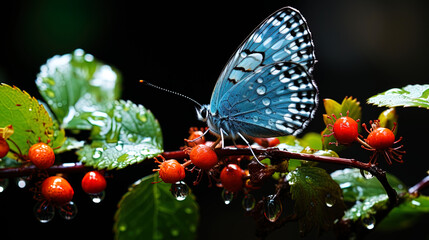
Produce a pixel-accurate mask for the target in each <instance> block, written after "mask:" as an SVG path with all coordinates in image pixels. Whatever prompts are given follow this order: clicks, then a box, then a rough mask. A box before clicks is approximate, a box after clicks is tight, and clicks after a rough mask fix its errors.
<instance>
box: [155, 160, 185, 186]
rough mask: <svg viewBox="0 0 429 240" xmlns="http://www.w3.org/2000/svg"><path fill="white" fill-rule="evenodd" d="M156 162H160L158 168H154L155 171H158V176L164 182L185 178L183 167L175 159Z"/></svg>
mask: <svg viewBox="0 0 429 240" xmlns="http://www.w3.org/2000/svg"><path fill="white" fill-rule="evenodd" d="M158 163H160V165H159V169H156V170H155V171H158V172H159V177H160V178H161V179H162V181H164V182H165V183H175V182H178V181H180V180H183V179H184V178H185V167H184V166H182V164H180V163H179V162H178V161H177V160H176V159H170V160H166V161H163V162H158Z"/></svg>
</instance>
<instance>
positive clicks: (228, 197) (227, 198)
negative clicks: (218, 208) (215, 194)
mask: <svg viewBox="0 0 429 240" xmlns="http://www.w3.org/2000/svg"><path fill="white" fill-rule="evenodd" d="M222 199H223V202H224V203H225V204H226V205H228V204H230V203H231V202H232V199H234V193H233V192H230V191H228V190H226V189H223V191H222Z"/></svg>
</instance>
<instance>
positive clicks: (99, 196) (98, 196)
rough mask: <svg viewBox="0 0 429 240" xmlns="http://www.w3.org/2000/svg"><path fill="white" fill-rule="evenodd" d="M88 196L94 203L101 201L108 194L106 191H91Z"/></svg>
mask: <svg viewBox="0 0 429 240" xmlns="http://www.w3.org/2000/svg"><path fill="white" fill-rule="evenodd" d="M88 196H89V198H90V199H91V200H92V202H93V203H100V202H101V201H103V200H104V197H105V196H106V192H105V191H102V192H99V193H89V194H88Z"/></svg>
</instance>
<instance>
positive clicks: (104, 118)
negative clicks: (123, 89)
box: [78, 100, 163, 169]
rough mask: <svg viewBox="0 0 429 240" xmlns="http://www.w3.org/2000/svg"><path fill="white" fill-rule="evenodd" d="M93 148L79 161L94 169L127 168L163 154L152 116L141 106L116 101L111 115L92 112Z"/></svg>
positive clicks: (86, 147) (86, 150) (85, 150)
mask: <svg viewBox="0 0 429 240" xmlns="http://www.w3.org/2000/svg"><path fill="white" fill-rule="evenodd" d="M88 121H89V122H90V123H91V125H92V126H93V128H92V132H91V139H92V140H93V141H92V143H91V144H90V145H85V146H84V148H83V149H81V150H80V151H78V155H79V160H80V161H81V162H83V163H84V164H85V165H87V166H91V167H94V168H99V169H102V168H107V169H114V168H118V169H121V168H124V167H126V166H128V165H131V164H135V163H139V162H141V161H143V160H145V159H147V158H151V157H155V156H157V155H159V154H160V153H162V151H163V142H162V133H161V128H160V126H159V123H158V121H157V120H156V119H155V117H154V116H153V114H152V113H151V112H150V111H149V110H147V109H145V108H144V107H143V106H142V105H136V104H134V103H132V102H130V101H123V100H120V101H116V102H115V104H114V106H113V107H112V109H110V110H109V111H108V112H99V111H97V112H93V113H92V114H91V116H90V117H89V118H88Z"/></svg>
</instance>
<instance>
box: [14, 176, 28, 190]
mask: <svg viewBox="0 0 429 240" xmlns="http://www.w3.org/2000/svg"><path fill="white" fill-rule="evenodd" d="M16 185H17V186H18V187H19V188H21V189H22V188H25V187H26V186H27V180H26V179H25V178H23V177H19V178H17V179H16Z"/></svg>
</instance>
